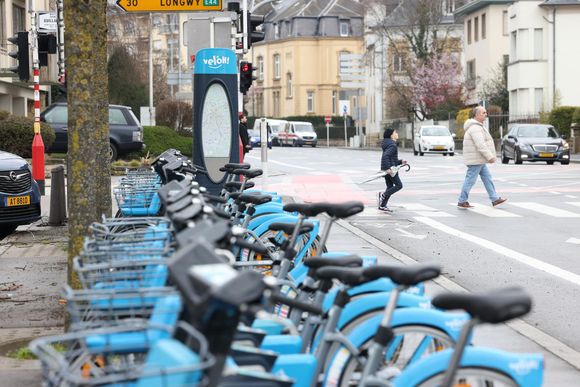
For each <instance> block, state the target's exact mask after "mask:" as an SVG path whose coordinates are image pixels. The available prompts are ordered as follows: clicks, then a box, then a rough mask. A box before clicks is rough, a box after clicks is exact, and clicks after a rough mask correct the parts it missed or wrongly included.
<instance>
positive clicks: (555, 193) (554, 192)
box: [549, 191, 562, 195]
mask: <svg viewBox="0 0 580 387" xmlns="http://www.w3.org/2000/svg"><path fill="white" fill-rule="evenodd" d="M549 193H551V194H552V195H560V194H561V193H562V192H558V191H549Z"/></svg>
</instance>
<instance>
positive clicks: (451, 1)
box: [442, 0, 455, 15]
mask: <svg viewBox="0 0 580 387" xmlns="http://www.w3.org/2000/svg"><path fill="white" fill-rule="evenodd" d="M442 5H443V7H442V8H443V15H453V12H455V0H443V4H442Z"/></svg>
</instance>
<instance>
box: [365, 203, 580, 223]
mask: <svg viewBox="0 0 580 387" xmlns="http://www.w3.org/2000/svg"><path fill="white" fill-rule="evenodd" d="M470 204H471V205H472V206H473V207H472V208H468V209H458V208H457V203H445V204H443V203H442V204H441V205H442V206H444V207H441V206H439V205H438V203H437V204H435V205H437V206H438V207H439V208H436V207H434V206H433V207H432V206H429V205H426V204H423V203H397V204H393V206H392V207H391V208H392V209H393V210H394V214H405V213H406V214H409V213H412V214H413V216H422V217H427V218H456V217H460V216H465V215H466V214H469V215H470V214H477V215H481V216H484V217H488V218H526V217H531V216H534V217H537V216H538V215H541V216H546V217H550V218H558V219H566V218H568V219H569V218H580V202H560V203H558V206H554V205H546V204H543V203H538V202H519V201H508V202H507V203H506V204H505V205H503V206H502V208H495V207H492V206H491V205H487V204H480V203H470ZM383 214H384V213H382V212H381V211H378V210H377V208H376V207H374V206H373V207H371V206H368V207H367V208H365V210H364V211H363V212H362V213H360V214H358V215H357V217H361V218H364V217H377V216H381V215H383Z"/></svg>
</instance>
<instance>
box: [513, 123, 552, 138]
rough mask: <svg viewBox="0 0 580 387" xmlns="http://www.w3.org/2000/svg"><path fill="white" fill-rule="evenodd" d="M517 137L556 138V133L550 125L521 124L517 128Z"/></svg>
mask: <svg viewBox="0 0 580 387" xmlns="http://www.w3.org/2000/svg"><path fill="white" fill-rule="evenodd" d="M518 137H542V138H546V137H548V138H558V133H556V131H555V130H554V128H552V127H551V126H540V125H537V126H522V127H520V128H519V129H518Z"/></svg>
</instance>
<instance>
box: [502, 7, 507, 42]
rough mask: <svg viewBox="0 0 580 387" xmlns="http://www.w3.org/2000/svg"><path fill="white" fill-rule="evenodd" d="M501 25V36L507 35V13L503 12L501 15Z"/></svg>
mask: <svg viewBox="0 0 580 387" xmlns="http://www.w3.org/2000/svg"><path fill="white" fill-rule="evenodd" d="M502 25H503V34H504V36H505V35H508V34H509V31H508V12H507V11H503V14H502Z"/></svg>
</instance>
